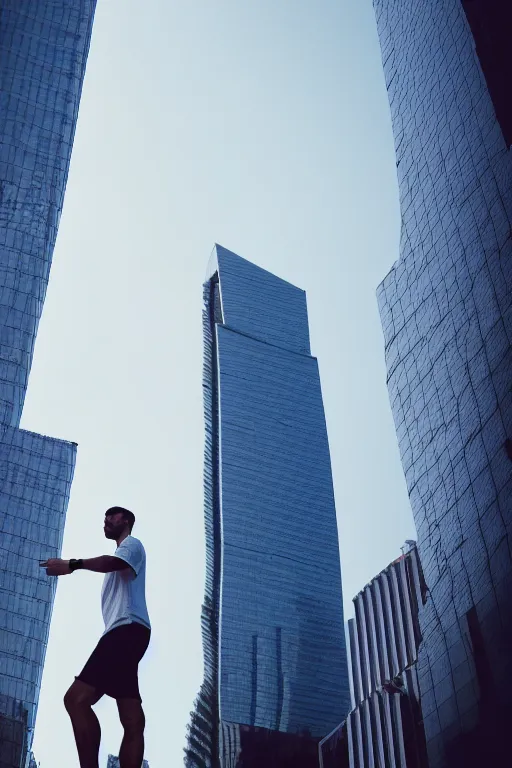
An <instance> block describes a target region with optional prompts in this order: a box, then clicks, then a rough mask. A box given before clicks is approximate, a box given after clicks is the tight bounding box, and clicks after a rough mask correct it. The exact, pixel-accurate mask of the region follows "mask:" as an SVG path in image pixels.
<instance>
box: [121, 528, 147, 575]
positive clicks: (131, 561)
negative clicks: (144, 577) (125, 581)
mask: <svg viewBox="0 0 512 768" xmlns="http://www.w3.org/2000/svg"><path fill="white" fill-rule="evenodd" d="M114 557H119V558H120V559H121V560H124V561H125V562H126V563H128V565H130V566H131V567H132V569H133V572H134V573H135V576H138V575H139V571H140V569H141V567H142V563H143V561H144V549H143V547H142V544H141V543H140V541H138V540H137V539H133V538H131V537H128V538H126V539H125V540H124V541H123V542H121V545H120V546H119V547H118V548H117V549H116V551H115V552H114Z"/></svg>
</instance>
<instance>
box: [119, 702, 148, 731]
mask: <svg viewBox="0 0 512 768" xmlns="http://www.w3.org/2000/svg"><path fill="white" fill-rule="evenodd" d="M117 708H118V710H119V719H120V721H121V725H122V726H123V728H124V730H125V732H126V733H128V734H131V733H136V734H140V733H143V732H144V728H145V725H146V718H145V716H144V710H143V709H142V705H141V703H140V702H139V701H137V700H136V699H119V700H118V702H117Z"/></svg>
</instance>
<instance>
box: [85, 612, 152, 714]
mask: <svg viewBox="0 0 512 768" xmlns="http://www.w3.org/2000/svg"><path fill="white" fill-rule="evenodd" d="M150 637H151V630H150V629H148V628H147V627H144V626H143V625H142V624H137V623H135V622H134V623H132V624H123V625H122V626H120V627H116V628H115V629H111V630H110V632H107V634H106V635H103V637H102V638H101V639H100V641H99V643H98V645H97V646H96V648H95V649H94V651H93V652H92V654H91V656H90V658H89V660H88V662H87V663H86V665H85V667H84V668H83V669H82V671H81V672H80V674H79V675H78V677H77V678H76V680H81V681H82V682H83V683H87V684H88V685H92V686H93V687H94V688H96V690H97V691H98V692H99V693H104V694H106V695H107V696H111V697H112V698H113V699H138V700H139V701H141V697H140V693H139V676H138V667H139V661H140V660H141V659H142V657H143V656H144V654H145V653H146V650H147V647H148V645H149V638H150Z"/></svg>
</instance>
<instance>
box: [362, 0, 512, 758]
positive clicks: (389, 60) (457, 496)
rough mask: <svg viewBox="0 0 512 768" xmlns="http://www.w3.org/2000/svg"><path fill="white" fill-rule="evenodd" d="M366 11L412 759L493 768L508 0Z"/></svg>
mask: <svg viewBox="0 0 512 768" xmlns="http://www.w3.org/2000/svg"><path fill="white" fill-rule="evenodd" d="M374 6H375V12H376V18H377V25H378V31H379V36H380V42H381V48H382V59H383V65H384V71H385V77H386V84H387V89H388V94H389V101H390V106H391V115H392V121H393V130H394V136H395V148H396V164H397V173H398V182H399V188H400V203H401V215H402V231H401V244H400V258H399V260H398V261H397V263H396V264H395V265H394V267H393V268H392V270H391V272H390V273H389V274H388V275H387V277H386V278H385V279H384V281H383V283H382V285H381V286H380V288H379V291H378V298H379V304H380V311H381V318H382V325H383V329H384V336H385V344H386V362H387V369H388V387H389V395H390V400H391V405H392V409H393V414H394V419H395V425H396V430H397V435H398V440H399V445H400V451H401V456H402V462H403V466H404V471H405V475H406V479H407V485H408V489H409V494H410V499H411V504H412V508H413V512H414V518H415V521H416V526H417V531H418V549H419V553H420V558H421V562H422V566H423V570H424V574H425V580H426V583H427V586H428V589H429V597H430V599H429V600H428V601H427V605H426V607H425V609H424V610H423V611H422V612H421V632H422V636H423V643H422V646H421V649H420V653H419V662H418V670H419V679H420V687H421V697H422V707H423V715H424V723H425V732H426V738H427V746H428V751H429V760H430V765H431V766H432V768H441V767H443V768H444V766H450V768H451V767H452V766H464V768H470V767H471V768H472V767H473V766H478V767H480V766H482V765H485V764H492V765H504V764H506V763H503V762H500V760H502V753H503V750H504V749H505V748H506V749H507V750H508V751H509V747H508V741H509V739H508V728H509V726H508V725H507V724H508V723H509V722H510V721H511V715H512V654H511V648H512V600H511V595H512V559H511V549H510V544H511V542H510V533H511V525H512V444H511V439H512V346H511V341H512V238H511V222H512V190H511V179H512V155H511V153H510V151H509V144H510V141H511V133H510V122H509V118H510V112H509V110H510V99H509V100H508V101H507V100H506V99H505V100H504V99H503V91H502V90H500V88H502V87H503V83H504V81H505V80H506V78H507V77H508V93H509V94H510V92H511V88H512V78H511V77H509V75H510V74H511V71H510V62H511V53H510V51H511V50H512V48H511V46H510V45H509V42H510V39H512V29H511V24H510V20H511V12H510V3H507V2H505V0H503V1H501V0H492V2H487V3H483V2H481V0H465V1H464V2H461V0H431V2H428V3H425V2H420V0H374ZM472 30H473V31H472ZM507 30H508V31H507ZM503 41H508V48H505V47H504V43H503ZM507 68H508V69H507Z"/></svg>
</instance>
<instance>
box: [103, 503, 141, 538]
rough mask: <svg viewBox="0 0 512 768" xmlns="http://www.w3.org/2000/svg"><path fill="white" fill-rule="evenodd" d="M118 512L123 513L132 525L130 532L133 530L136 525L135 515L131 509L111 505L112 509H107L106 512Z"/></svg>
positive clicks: (108, 513)
mask: <svg viewBox="0 0 512 768" xmlns="http://www.w3.org/2000/svg"><path fill="white" fill-rule="evenodd" d="M118 513H121V514H122V515H123V517H124V519H125V520H126V521H127V522H128V525H129V526H130V533H131V532H132V528H133V526H134V525H135V515H134V514H133V512H130V510H129V509H125V508H124V507H110V509H107V511H106V512H105V515H117V514H118Z"/></svg>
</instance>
